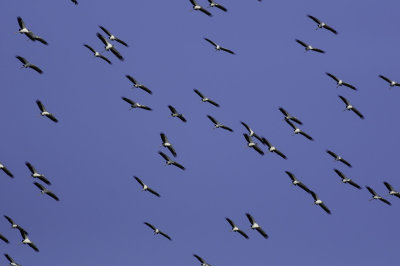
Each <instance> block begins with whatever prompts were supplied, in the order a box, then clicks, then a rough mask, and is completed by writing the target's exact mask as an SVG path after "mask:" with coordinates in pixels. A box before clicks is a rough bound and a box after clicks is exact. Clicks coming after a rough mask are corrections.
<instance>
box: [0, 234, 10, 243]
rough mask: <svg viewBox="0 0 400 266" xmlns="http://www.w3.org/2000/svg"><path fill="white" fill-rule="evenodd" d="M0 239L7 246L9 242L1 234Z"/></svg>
mask: <svg viewBox="0 0 400 266" xmlns="http://www.w3.org/2000/svg"><path fill="white" fill-rule="evenodd" d="M0 239H1V240H3V241H4V242H5V243H7V244H8V243H10V241H8V239H7V238H6V237H5V236H3V235H2V234H0Z"/></svg>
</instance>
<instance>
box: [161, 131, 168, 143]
mask: <svg viewBox="0 0 400 266" xmlns="http://www.w3.org/2000/svg"><path fill="white" fill-rule="evenodd" d="M160 137H161V140H162V142H163V143H167V142H168V138H167V136H165V134H164V133H160Z"/></svg>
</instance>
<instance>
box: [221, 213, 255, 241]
mask: <svg viewBox="0 0 400 266" xmlns="http://www.w3.org/2000/svg"><path fill="white" fill-rule="evenodd" d="M225 220H226V221H227V222H228V223H229V224H230V225H231V227H232V232H238V233H239V234H241V235H242V236H243V237H244V238H246V239H248V238H249V237H248V235H246V233H245V232H243V231H242V230H240V229H239V227H237V226H236V224H235V223H234V222H233V221H232V220H231V219H229V218H228V217H226V218H225Z"/></svg>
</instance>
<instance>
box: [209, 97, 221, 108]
mask: <svg viewBox="0 0 400 266" xmlns="http://www.w3.org/2000/svg"><path fill="white" fill-rule="evenodd" d="M207 102H209V103H211V104H212V105H214V106H216V107H219V104H218V103H216V102H214V101H213V100H210V99H208V101H207Z"/></svg>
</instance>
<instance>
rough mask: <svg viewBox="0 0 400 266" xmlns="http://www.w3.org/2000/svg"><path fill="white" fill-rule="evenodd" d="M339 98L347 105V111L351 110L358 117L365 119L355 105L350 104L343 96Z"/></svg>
mask: <svg viewBox="0 0 400 266" xmlns="http://www.w3.org/2000/svg"><path fill="white" fill-rule="evenodd" d="M339 98H340V99H341V100H342V101H343V102H344V104H346V109H345V111H346V110H351V111H353V112H354V113H355V114H356V115H358V116H359V117H360V118H361V119H364V116H363V115H362V114H361V113H360V111H358V110H357V109H356V108H355V107H354V106H353V105H351V104H350V102H349V101H348V100H347V99H346V98H344V97H343V96H341V95H339Z"/></svg>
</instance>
